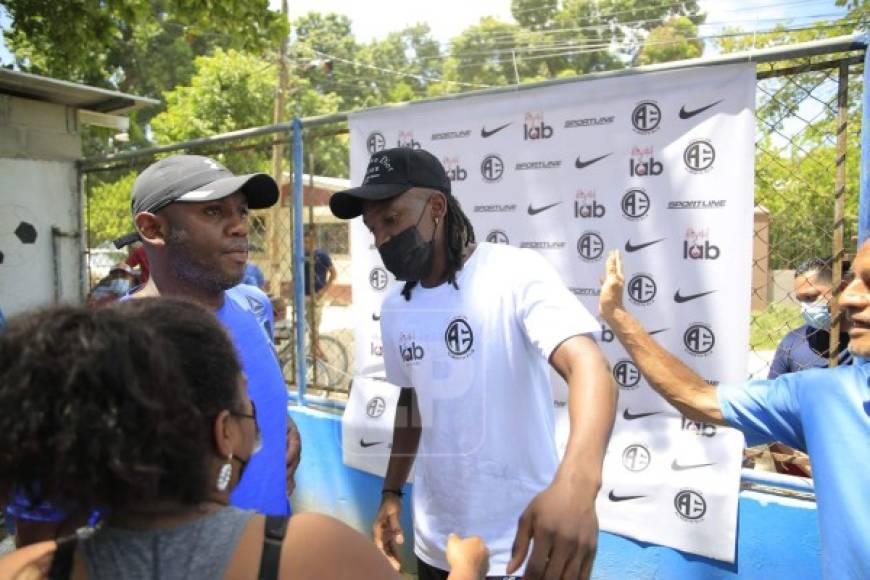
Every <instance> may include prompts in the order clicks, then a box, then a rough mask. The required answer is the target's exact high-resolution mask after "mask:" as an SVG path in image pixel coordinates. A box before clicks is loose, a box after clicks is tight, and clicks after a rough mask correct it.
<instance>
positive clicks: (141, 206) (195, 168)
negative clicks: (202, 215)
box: [114, 155, 278, 248]
mask: <svg viewBox="0 0 870 580" xmlns="http://www.w3.org/2000/svg"><path fill="white" fill-rule="evenodd" d="M237 191H241V192H242V193H244V194H245V197H247V198H248V207H249V208H251V209H262V208H266V207H271V206H272V205H274V204H275V202H276V201H278V184H277V183H275V180H274V179H272V177H271V176H269V175H267V174H265V173H249V174H247V175H233V173H232V172H231V171H230V170H229V169H227V168H226V167H224V166H223V165H221V164H220V163H218V162H217V161H215V160H214V159H211V158H209V157H203V156H201V155H173V156H172V157H166V158H164V159H161V160H160V161H157V162H156V163H152V164H151V165H149V166H148V167H147V168H146V169H145V170H144V171H143V172H142V173H140V174H139V176H138V177H136V181H135V182H134V183H133V193H132V196H131V200H130V206H131V209H132V213H133V215H134V216H135V215H136V214H138V213H141V212H143V211H147V212H150V213H155V212H158V211H160V210H161V209H163V208H164V207H166V206H167V205H169V204H171V203H177V202H181V203H185V202H186V203H202V202H205V201H214V200H218V199H223V198H225V197H227V196H230V195H232V194H234V193H235V192H237ZM138 239H139V234H138V233H136V232H133V233H130V234H127V235H126V236H122V237H120V238H118V239H116V240H115V241H114V244H115V247H117V248H122V247H124V246H126V245H127V244H132V243H133V242H135V241H137V240H138Z"/></svg>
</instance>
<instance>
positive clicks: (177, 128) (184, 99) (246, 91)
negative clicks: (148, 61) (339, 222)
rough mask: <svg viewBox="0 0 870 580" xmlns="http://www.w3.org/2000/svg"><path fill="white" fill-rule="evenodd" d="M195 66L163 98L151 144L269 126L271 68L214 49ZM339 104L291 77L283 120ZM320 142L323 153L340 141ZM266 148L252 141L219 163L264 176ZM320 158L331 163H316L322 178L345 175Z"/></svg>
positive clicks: (340, 164) (337, 163)
mask: <svg viewBox="0 0 870 580" xmlns="http://www.w3.org/2000/svg"><path fill="white" fill-rule="evenodd" d="M195 65H196V73H194V75H193V78H192V79H191V81H190V84H189V85H185V86H180V87H177V88H175V89H173V90H171V91H168V92H167V93H165V98H166V110H165V111H164V112H162V113H160V114H159V115H157V116H156V117H154V119H153V121H152V127H153V131H154V139H155V140H156V141H157V143H173V142H177V141H184V140H188V139H194V138H198V137H207V136H209V135H215V134H218V133H226V132H229V131H235V130H238V129H245V128H248V127H257V126H261V125H269V124H270V123H271V122H272V114H273V106H274V95H275V85H276V82H277V81H276V74H275V65H274V64H273V63H271V62H269V61H264V60H263V59H261V58H259V57H256V56H254V55H251V54H248V53H243V52H239V51H235V50H229V51H223V50H220V49H218V50H216V51H215V53H214V54H213V55H212V56H201V57H198V58H197V59H196V61H195ZM340 104H341V102H340V98H339V97H338V96H337V95H335V94H334V93H326V94H324V93H321V92H319V91H317V90H315V89H314V88H313V87H312V86H311V83H310V82H309V81H308V80H307V79H304V78H299V77H292V78H291V82H290V87H289V95H288V99H287V108H288V110H287V111H286V117H287V118H290V117H292V116H293V114H294V113H295V114H299V115H301V116H313V115H324V114H329V113H335V112H338V110H339V107H340ZM321 141H323V144H322V145H321V148H322V149H324V150H328V149H329V148H330V147H335V146H337V144H338V143H339V142H340V141H339V140H337V138H335V137H332V138H329V139H324V140H321ZM270 143H271V140H270V139H263V138H260V139H256V140H254V141H252V142H251V144H256V145H257V147H256V148H253V149H251V150H248V151H244V152H233V153H227V154H226V155H224V157H223V158H224V160H225V161H226V162H227V164H228V166H230V167H231V168H233V169H235V170H239V171H241V170H246V171H253V170H258V171H267V172H268V171H270V155H271V152H270V150H269V144H270ZM327 143H328V144H330V146H329V147H327V145H326V144H327ZM323 153H324V155H325V156H326V157H328V158H330V159H332V161H331V162H330V163H325V162H323V163H322V164H321V167H323V170H324V171H326V172H328V173H327V175H346V174H347V166H346V164H347V161H346V160H339V159H338V156H336V155H331V156H330V155H326V151H324V152H323Z"/></svg>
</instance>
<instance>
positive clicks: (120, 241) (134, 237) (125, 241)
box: [112, 232, 142, 250]
mask: <svg viewBox="0 0 870 580" xmlns="http://www.w3.org/2000/svg"><path fill="white" fill-rule="evenodd" d="M141 239H142V238H140V237H139V232H132V233H129V234H127V235H125V236H121V237H120V238H116V239H114V240H112V243H113V244H115V247H116V248H118V249H119V250H120V249H121V248H123V247H124V246H129V245H130V244H132V243H133V242H138V241H140V240H141Z"/></svg>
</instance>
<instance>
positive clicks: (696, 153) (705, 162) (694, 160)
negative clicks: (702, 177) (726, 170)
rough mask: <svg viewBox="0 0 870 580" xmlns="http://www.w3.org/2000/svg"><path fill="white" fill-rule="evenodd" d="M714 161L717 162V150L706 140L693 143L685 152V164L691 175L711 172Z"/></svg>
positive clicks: (697, 140)
mask: <svg viewBox="0 0 870 580" xmlns="http://www.w3.org/2000/svg"><path fill="white" fill-rule="evenodd" d="M714 161H716V149H714V148H713V144H712V143H710V142H709V141H708V140H706V139H696V140H694V141H692V142H691V143H689V144H688V146H686V150H685V151H683V162H684V163H685V164H686V169H688V170H689V172H691V173H704V172H705V171H709V170H710V168H711V167H712V166H713V162H714Z"/></svg>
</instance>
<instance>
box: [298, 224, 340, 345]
mask: <svg viewBox="0 0 870 580" xmlns="http://www.w3.org/2000/svg"><path fill="white" fill-rule="evenodd" d="M304 244H305V246H304V247H305V296H307V297H309V299H310V298H312V292H311V274H312V272H313V274H314V294H313V299H314V304H313V305H309V304H306V305H305V320H306V322H308V327H309V328H314V329H315V333H314V334H315V336H319V333H320V319H321V316H322V315H323V307H324V306H325V301H326V297H327V293H328V292H329V289H330V288H331V287H332V285H333V284H334V283H335V279H336V277H338V272H337V271H336V269H335V264H333V263H332V258H331V257H330V256H329V254H327V253H326V252H324V251H323V250H321V249H318V248H317V246H316V245H315V239H314V233H313V232H306V234H305V238H304ZM314 353H315V354H316V356H317V357H318V358H321V359H322V358H324V353H323V351H322V350H321V349H320V345H319V343H318V342H317V340H316V339H315V342H314Z"/></svg>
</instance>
